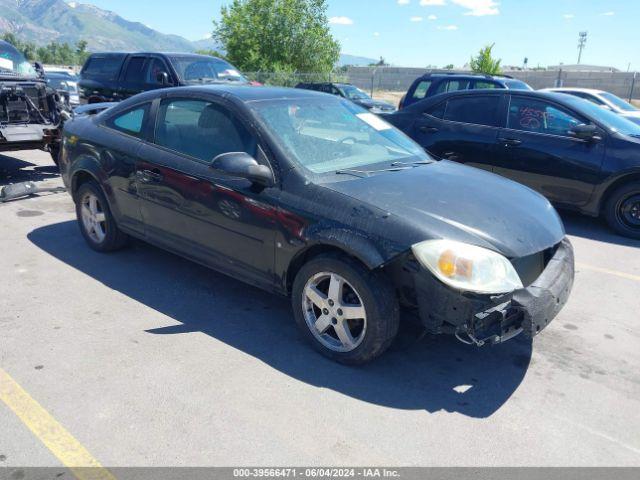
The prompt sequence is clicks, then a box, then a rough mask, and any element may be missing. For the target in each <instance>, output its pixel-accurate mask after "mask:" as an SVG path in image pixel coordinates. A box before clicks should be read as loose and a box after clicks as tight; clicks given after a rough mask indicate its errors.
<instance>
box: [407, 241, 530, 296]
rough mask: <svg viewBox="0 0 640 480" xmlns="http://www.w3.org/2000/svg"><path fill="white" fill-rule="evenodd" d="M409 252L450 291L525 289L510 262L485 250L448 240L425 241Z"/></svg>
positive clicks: (485, 291)
mask: <svg viewBox="0 0 640 480" xmlns="http://www.w3.org/2000/svg"><path fill="white" fill-rule="evenodd" d="M411 249H412V250H413V254H414V255H415V257H416V258H417V259H418V261H419V262H420V263H421V264H422V265H424V266H425V267H426V268H428V269H429V270H430V271H431V272H432V273H433V274H434V275H435V276H436V277H438V278H439V279H440V280H441V281H442V282H444V283H446V284H447V285H450V286H451V287H453V288H456V289H459V290H464V291H470V292H476V293H487V294H488V293H508V292H513V291H514V290H518V289H521V288H523V287H524V286H523V285H522V281H521V280H520V277H519V276H518V274H517V273H516V271H515V269H514V268H513V265H512V264H511V262H510V261H509V260H507V259H506V258H505V257H503V256H502V255H500V254H499V253H496V252H492V251H491V250H487V249H486V248H481V247H476V246H475V245H468V244H466V243H460V242H454V241H451V240H427V241H425V242H421V243H417V244H415V245H414V246H413V247H411Z"/></svg>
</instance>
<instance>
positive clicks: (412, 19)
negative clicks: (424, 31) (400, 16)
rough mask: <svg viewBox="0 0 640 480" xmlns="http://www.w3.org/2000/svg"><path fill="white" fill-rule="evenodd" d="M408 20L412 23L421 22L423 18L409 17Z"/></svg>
mask: <svg viewBox="0 0 640 480" xmlns="http://www.w3.org/2000/svg"><path fill="white" fill-rule="evenodd" d="M409 20H410V21H412V22H421V21H422V20H424V18H422V17H411V18H410V19H409Z"/></svg>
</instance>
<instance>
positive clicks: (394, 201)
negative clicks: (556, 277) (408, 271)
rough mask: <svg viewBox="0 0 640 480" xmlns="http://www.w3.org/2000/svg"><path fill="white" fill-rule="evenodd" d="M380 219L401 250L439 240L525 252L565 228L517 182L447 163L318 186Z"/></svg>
mask: <svg viewBox="0 0 640 480" xmlns="http://www.w3.org/2000/svg"><path fill="white" fill-rule="evenodd" d="M323 187H325V188H329V189H332V190H334V191H336V192H339V193H342V194H343V195H347V196H350V197H352V198H354V199H356V200H358V201H361V202H364V203H366V204H368V205H370V206H371V207H375V208H377V209H379V210H381V211H383V212H384V213H385V215H386V214H388V219H389V220H391V222H390V223H387V224H385V225H386V229H385V232H384V233H382V235H386V236H387V237H388V238H389V240H390V241H392V242H393V243H396V244H398V243H400V244H404V246H405V248H409V247H410V246H411V245H413V244H415V243H418V242H420V241H424V240H429V239H435V238H446V239H451V240H456V241H460V242H465V243H470V244H474V245H478V246H480V247H484V248H489V249H491V250H494V251H497V252H499V253H501V254H502V255H505V256H506V257H508V258H519V257H524V256H527V255H532V254H534V253H538V252H540V251H543V250H546V249H547V248H550V247H553V246H554V245H557V244H558V243H560V241H561V240H562V239H563V238H564V236H565V231H564V226H563V224H562V221H561V220H560V217H559V216H558V214H557V212H556V211H555V209H554V208H553V207H552V206H551V204H550V203H549V202H548V201H547V200H546V199H545V198H544V197H542V196H541V195H539V194H538V193H536V192H534V191H533V190H530V189H529V188H527V187H524V186H522V185H520V184H517V183H515V182H512V181H510V180H507V179H504V178H502V177H499V176H497V175H494V174H492V173H489V172H485V171H482V170H478V169H475V168H471V167H466V166H463V165H459V164H456V163H452V162H449V161H440V162H434V163H433V164H429V165H423V166H419V167H416V168H412V169H409V170H402V171H398V172H385V173H381V174H373V175H372V176H370V177H366V178H354V179H353V180H348V181H341V182H334V183H328V184H323Z"/></svg>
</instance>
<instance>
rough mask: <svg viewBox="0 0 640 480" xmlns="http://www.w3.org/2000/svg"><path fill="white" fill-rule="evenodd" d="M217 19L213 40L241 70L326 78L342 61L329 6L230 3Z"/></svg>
mask: <svg viewBox="0 0 640 480" xmlns="http://www.w3.org/2000/svg"><path fill="white" fill-rule="evenodd" d="M220 13H221V18H220V21H217V22H216V21H214V31H213V38H214V39H215V40H217V41H218V42H219V43H220V45H221V47H222V48H223V50H224V51H225V52H227V53H226V58H227V60H229V61H230V62H231V63H233V64H234V65H236V66H237V67H238V68H240V69H241V70H244V71H248V72H251V71H255V72H259V71H263V72H317V73H326V72H330V71H332V70H333V68H334V66H335V64H336V63H337V61H338V58H339V56H340V44H339V43H338V42H337V41H336V40H335V39H334V38H333V37H332V36H331V32H330V30H329V20H328V18H327V0H233V1H232V2H231V4H230V5H228V6H223V7H222V8H221V11H220Z"/></svg>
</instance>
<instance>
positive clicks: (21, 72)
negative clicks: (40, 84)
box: [0, 42, 37, 77]
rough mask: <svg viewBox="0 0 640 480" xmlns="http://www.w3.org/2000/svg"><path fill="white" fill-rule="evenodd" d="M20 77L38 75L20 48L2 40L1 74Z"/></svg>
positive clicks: (0, 43)
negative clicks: (17, 48)
mask: <svg viewBox="0 0 640 480" xmlns="http://www.w3.org/2000/svg"><path fill="white" fill-rule="evenodd" d="M7 73H8V74H11V75H15V76H20V77H35V76H37V74H36V71H35V69H34V68H33V67H32V66H31V64H30V63H29V62H28V61H27V59H26V58H24V55H22V54H21V53H20V52H19V51H18V50H16V49H15V48H14V47H13V46H11V45H9V44H8V43H6V42H0V75H2V74H7Z"/></svg>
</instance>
